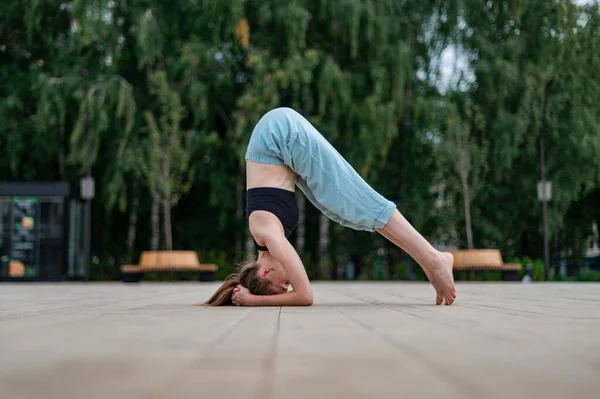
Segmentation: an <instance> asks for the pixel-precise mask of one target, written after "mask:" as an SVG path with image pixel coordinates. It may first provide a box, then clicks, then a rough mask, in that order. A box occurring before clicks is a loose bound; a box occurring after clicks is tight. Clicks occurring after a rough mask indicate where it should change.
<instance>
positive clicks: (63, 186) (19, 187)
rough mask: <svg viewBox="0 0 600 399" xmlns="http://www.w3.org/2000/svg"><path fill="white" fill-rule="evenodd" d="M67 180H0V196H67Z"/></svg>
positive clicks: (68, 189) (68, 192)
mask: <svg viewBox="0 0 600 399" xmlns="http://www.w3.org/2000/svg"><path fill="white" fill-rule="evenodd" d="M70 191H71V190H70V187H69V183H67V182H48V183H46V182H0V196H27V195H31V196H56V197H68V196H69V194H70Z"/></svg>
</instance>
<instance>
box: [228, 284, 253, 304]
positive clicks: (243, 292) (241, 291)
mask: <svg viewBox="0 0 600 399" xmlns="http://www.w3.org/2000/svg"><path fill="white" fill-rule="evenodd" d="M251 299H252V294H251V293H250V291H248V289H247V288H246V287H242V286H241V285H239V284H238V286H237V287H235V288H234V289H233V293H232V294H231V301H232V302H233V304H234V305H237V306H250V300H251Z"/></svg>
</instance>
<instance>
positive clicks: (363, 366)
mask: <svg viewBox="0 0 600 399" xmlns="http://www.w3.org/2000/svg"><path fill="white" fill-rule="evenodd" d="M216 287H217V283H141V284H129V285H128V284H121V283H96V284H86V283H61V284H46V283H42V284H18V283H14V284H7V283H0V398H2V399H25V398H27V399H29V398H35V399H67V398H77V399H83V398H85V399H95V398H98V399H117V398H127V399H134V398H148V399H150V398H156V399H157V398H165V399H167V398H168V399H176V398H193V399H212V398H243V399H250V398H253V399H254V398H257V399H270V398H273V399H275V398H277V399H282V398H302V399H305V398H306V399H313V398H344V399H350V398H373V399H380V398H408V399H414V398H444V399H453V398H473V399H486V398H511V399H516V398H524V399H525V398H527V399H532V398H557V399H558V398H560V399H569V398H578V399H583V398H590V399H591V398H594V399H598V398H600V285H599V284H521V283H459V284H457V292H458V298H457V301H456V303H455V304H454V305H452V306H448V307H445V306H435V305H433V304H432V303H433V301H434V299H435V294H434V291H433V289H432V288H431V287H430V286H429V285H427V284H424V283H392V282H381V283H379V282H364V283H342V282H331V283H315V284H314V292H315V305H314V306H312V307H306V308H293V307H285V308H279V307H272V308H243V307H223V308H206V307H199V306H193V304H195V303H199V302H201V301H202V300H204V299H206V298H208V296H209V295H210V294H211V293H212V292H213V291H214V289H215V288H216Z"/></svg>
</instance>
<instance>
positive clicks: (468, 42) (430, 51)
mask: <svg viewBox="0 0 600 399" xmlns="http://www.w3.org/2000/svg"><path fill="white" fill-rule="evenodd" d="M598 26H600V6H599V5H598V3H597V2H594V3H586V4H585V5H579V4H575V3H574V2H572V1H569V0H556V1H551V2H548V1H542V0H527V1H526V0H515V1H511V2H491V1H485V0H466V1H440V0H430V1H397V0H379V1H365V0H344V1H340V0H290V1H281V0H265V1H261V2H256V1H244V0H226V1H225V0H204V1H201V2H198V1H194V0H182V1H180V2H177V3H176V4H174V3H173V2H166V1H163V0H144V1H138V2H134V1H130V0H95V1H92V2H88V1H81V0H75V1H57V0H48V1H39V0H32V1H25V2H8V3H7V4H6V5H5V7H4V8H3V9H2V12H1V13H0V80H1V81H2V82H7V84H4V85H0V151H2V153H3V154H5V156H4V157H2V158H1V159H0V178H1V180H8V181H52V180H63V181H68V182H70V183H71V185H72V187H73V188H74V189H75V188H76V187H77V185H78V182H79V179H80V178H81V177H82V176H83V174H84V173H85V171H86V169H87V167H88V165H89V166H90V167H91V169H92V174H93V176H94V177H95V178H96V182H97V184H96V191H97V196H96V199H95V200H94V205H93V207H92V211H93V224H94V226H97V227H98V228H96V227H94V229H93V244H92V252H93V254H94V256H96V257H97V258H98V259H100V263H101V264H107V265H109V264H110V265H112V264H113V263H114V264H117V263H119V262H116V261H115V262H113V263H110V262H111V261H110V260H111V259H123V258H124V256H133V254H135V253H139V252H140V251H141V250H144V249H148V246H149V242H150V236H151V235H152V230H153V227H157V226H151V225H150V224H151V223H150V222H149V220H151V218H150V213H151V207H152V203H153V202H155V201H153V199H154V200H157V199H158V201H159V202H161V203H162V210H163V225H164V226H163V227H164V228H163V231H164V232H165V237H164V240H163V242H162V243H161V247H163V248H170V247H171V246H172V247H173V248H182V249H183V248H185V249H194V250H197V251H199V252H201V253H211V252H209V251H213V252H212V255H210V257H212V259H215V260H218V262H219V263H222V264H223V265H224V266H223V272H222V273H225V272H227V271H228V270H229V268H230V265H233V262H234V261H236V260H238V258H239V257H240V256H241V255H240V253H241V252H240V251H241V250H242V245H241V243H242V242H244V241H245V240H246V238H248V232H247V224H246V223H245V220H244V200H245V197H244V196H243V193H244V190H243V187H244V186H243V184H244V181H245V180H244V178H245V176H244V154H245V150H246V145H247V142H248V139H249V137H250V134H251V132H252V129H253V127H254V125H255V123H256V122H257V121H258V119H259V118H260V117H261V116H262V115H263V114H264V113H265V112H267V111H268V110H270V109H272V108H274V107H278V106H289V107H293V108H295V109H297V110H298V111H299V112H301V113H302V114H303V115H305V116H306V117H307V118H308V119H309V120H310V121H311V123H313V124H314V125H315V126H316V127H317V128H318V129H319V131H321V132H322V133H323V135H324V136H325V137H326V139H327V140H329V141H330V142H331V143H332V144H333V145H334V146H335V147H336V148H337V149H338V150H339V151H340V153H342V154H343V155H344V157H345V158H346V159H348V161H349V162H350V163H351V164H352V165H353V166H354V167H355V168H356V170H357V171H358V172H359V173H360V175H361V176H363V177H364V178H365V179H366V180H367V181H368V182H369V183H370V184H371V185H372V186H373V187H374V188H375V189H376V190H377V191H379V192H381V193H382V194H383V195H384V196H386V197H387V198H389V199H391V200H393V201H395V202H396V204H397V205H398V208H399V210H400V211H401V212H403V213H404V214H405V215H406V217H407V219H408V220H409V221H410V222H411V223H412V224H413V225H414V226H415V227H416V228H417V229H418V230H419V231H420V232H422V233H423V234H424V235H425V236H426V237H427V238H428V239H430V241H432V242H433V243H435V244H440V245H450V246H460V247H462V246H474V247H493V248H500V250H501V251H502V254H503V256H504V257H505V258H507V259H508V258H512V257H517V256H518V257H520V258H523V257H525V256H528V257H532V258H536V259H537V258H540V257H541V255H542V252H543V249H542V245H541V243H542V232H541V228H540V226H541V209H540V204H539V202H538V201H537V198H536V184H537V181H538V180H539V166H538V165H539V152H538V151H539V150H538V137H539V134H540V128H541V127H542V120H543V118H546V120H547V127H548V128H547V131H546V132H544V140H545V143H546V164H547V173H546V175H547V178H548V180H550V181H552V183H553V198H552V201H551V202H550V203H549V228H550V236H551V249H552V259H553V260H554V261H555V262H556V260H557V259H558V258H559V257H560V256H561V255H563V254H567V255H568V256H573V257H575V258H576V259H579V258H580V257H581V256H580V255H581V253H582V251H583V250H584V249H585V248H584V247H585V245H586V243H587V242H588V238H589V236H590V233H591V226H592V223H593V222H594V221H595V222H596V224H598V225H600V213H599V211H598V210H599V209H600V208H599V207H598V206H597V203H598V193H600V157H598V154H599V153H600V108H599V107H598V104H600V85H599V84H598V76H600V57H599V56H598V52H597V51H596V49H598V48H600V30H599V29H598ZM450 51H454V53H455V54H457V55H458V57H455V64H454V65H450V67H455V73H454V74H453V75H452V76H451V77H449V78H445V77H444V76H445V75H444V71H445V70H446V69H447V66H448V63H447V61H445V62H444V63H442V62H441V60H442V59H444V60H447V58H446V55H447V54H449V52H450ZM450 58H451V57H450ZM459 61H460V62H459ZM461 64H462V65H463V66H462V67H461ZM550 78H553V79H555V84H554V85H553V88H552V91H551V93H550V97H549V102H548V110H547V114H546V115H541V108H542V107H541V105H542V102H543V96H544V87H545V85H546V82H547V81H548V80H549V79H550ZM135 181H140V182H142V181H144V182H145V183H146V185H145V186H144V187H142V186H141V185H140V188H139V189H137V188H135V187H136V184H134V183H133V182H135ZM74 191H75V190H74ZM465 194H466V195H465ZM134 214H135V216H136V217H130V216H131V215H134ZM171 215H172V216H171ZM171 217H172V219H173V222H172V223H171V222H170V218H171ZM130 220H134V221H135V220H137V222H135V223H134V224H133V225H131V223H130V222H129V221H130ZM170 225H172V236H173V237H172V239H171V234H170V233H169V232H168V231H170V230H171V229H170V228H169V226H170ZM463 226H464V227H463ZM321 227H323V228H324V230H325V231H324V233H323V234H321V236H320V234H319V231H320V228H321ZM131 230H133V231H135V232H136V235H135V243H134V246H133V248H127V246H126V244H125V242H126V241H127V240H126V238H127V232H128V231H131ZM470 230H472V231H470ZM469 231H470V232H469ZM305 235H306V237H305V238H306V240H305V242H306V245H305V253H304V254H301V255H302V257H303V259H305V263H306V266H307V269H308V270H309V274H310V275H311V277H314V276H316V275H318V274H319V273H320V274H321V275H327V273H326V272H327V271H326V270H320V271H319V270H318V268H317V264H318V262H319V260H322V261H323V262H322V263H321V264H322V265H324V267H323V268H325V267H328V268H329V267H331V266H327V265H332V264H336V262H339V261H340V258H341V257H342V256H354V257H356V256H362V257H363V258H365V257H368V255H369V253H370V252H369V251H371V248H372V247H373V242H374V240H375V239H376V237H377V236H376V235H374V234H367V233H358V232H354V231H350V230H349V229H338V228H334V227H331V226H327V225H326V224H324V221H323V219H322V218H321V219H320V218H319V212H318V211H317V210H316V209H315V208H314V207H312V206H307V207H306V233H305ZM327 235H328V236H327ZM320 239H323V240H322V241H321V243H322V244H323V243H325V244H328V245H325V246H323V245H322V246H321V248H324V251H325V252H327V254H326V255H329V258H327V257H325V258H323V257H322V256H321V258H323V259H320V255H322V254H319V247H320V246H319V240H320ZM325 239H326V240H325ZM171 241H172V243H171ZM246 241H247V240H246ZM329 243H332V244H329ZM340 248H342V249H343V252H344V254H343V255H342V254H341V253H338V252H342V251H339V249H340ZM127 251H131V252H132V253H126V252H127ZM390 251H392V252H394V254H393V255H394V260H393V261H392V262H395V263H399V262H402V263H404V262H407V261H409V259H406V256H403V255H402V253H400V251H397V250H395V249H390ZM395 263H394V264H395ZM95 267H96V266H95ZM112 267H113V266H110V268H112ZM115 267H116V266H115ZM231 267H232V266H231ZM536 267H537V266H536ZM103 268H104V269H106V270H105V271H98V272H94V273H95V274H94V276H96V275H98V276H105V277H106V278H112V277H109V275H112V274H111V273H112V271H111V270H112V269H110V268H109V267H108V266H107V267H106V268H105V267H104V266H102V268H100V269H99V270H104V269H103ZM363 271H364V272H365V273H367V267H365V268H364V270H363ZM414 272H415V273H419V269H418V268H414ZM220 273H221V272H220ZM536 273H537V271H536ZM586 273H587V272H586ZM396 275H398V273H396ZM421 277H422V276H420V275H419V278H421ZM98 278H102V277H98ZM400 278H402V277H400ZM586 278H587V277H586Z"/></svg>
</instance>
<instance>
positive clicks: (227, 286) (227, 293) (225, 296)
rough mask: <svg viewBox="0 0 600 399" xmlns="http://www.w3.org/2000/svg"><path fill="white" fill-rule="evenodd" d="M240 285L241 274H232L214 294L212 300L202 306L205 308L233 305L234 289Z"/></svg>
mask: <svg viewBox="0 0 600 399" xmlns="http://www.w3.org/2000/svg"><path fill="white" fill-rule="evenodd" d="M238 284H241V280H240V274H239V273H232V274H230V275H229V276H227V278H226V279H225V281H223V284H222V285H221V286H220V287H219V289H218V290H217V291H216V292H215V293H214V294H213V296H211V297H210V299H209V300H208V301H206V302H204V303H203V304H202V305H205V306H226V305H233V302H231V295H232V294H233V289H234V288H235V287H236V286H237V285H238Z"/></svg>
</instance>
